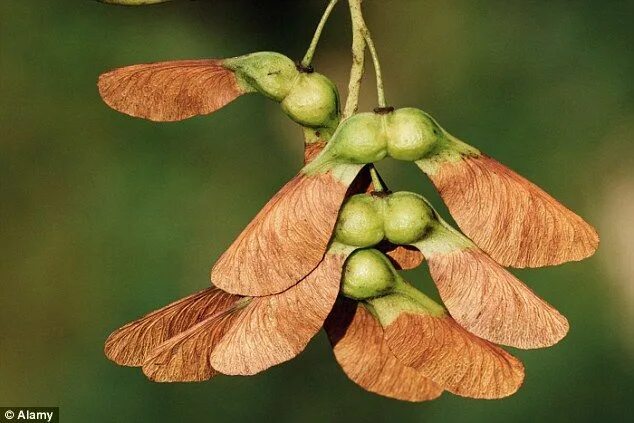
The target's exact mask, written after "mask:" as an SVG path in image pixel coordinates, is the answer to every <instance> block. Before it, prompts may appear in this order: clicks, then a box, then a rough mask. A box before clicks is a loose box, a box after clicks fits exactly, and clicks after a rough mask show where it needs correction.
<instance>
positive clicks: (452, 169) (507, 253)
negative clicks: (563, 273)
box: [421, 155, 599, 267]
mask: <svg viewBox="0 0 634 423" xmlns="http://www.w3.org/2000/svg"><path fill="white" fill-rule="evenodd" d="M421 168H422V167H421ZM428 175H429V177H430V178H431V179H432V181H433V182H434V185H436V188H437V189H438V191H439V193H440V195H441V196H442V198H443V200H444V201H445V203H446V204H447V207H448V208H449V211H450V212H451V215H452V216H453V217H454V219H455V220H456V222H457V223H458V225H459V226H460V229H462V231H463V232H464V233H465V234H466V235H467V236H468V237H469V238H471V239H472V240H473V241H474V242H475V243H476V244H477V245H478V246H479V247H480V248H482V249H483V250H484V251H485V252H486V253H487V254H489V255H490V256H491V257H492V258H493V259H495V261H497V262H498V263H500V264H502V265H503V266H512V267H540V266H549V265H556V264H560V263H565V262H568V261H575V260H582V259H584V258H586V257H589V256H591V255H592V254H593V253H594V252H595V251H596V249H597V247H598V245H599V236H598V235H597V232H596V231H595V229H594V228H593V227H592V226H591V225H589V224H588V223H586V222H585V221H584V220H583V219H582V218H580V217H579V216H577V215H576V214H575V213H573V212H572V211H570V210H568V209H567V208H566V207H565V206H563V205H562V204H561V203H559V202H558V201H557V200H555V199H554V198H553V197H551V196H550V195H548V194H547V193H546V192H544V191H543V190H542V189H541V188H539V187H538V186H536V185H535V184H533V183H531V182H530V181H528V180H526V179H525V178H523V177H521V176H520V175H518V174H517V173H515V172H513V171H512V170H511V169H509V168H507V167H506V166H504V165H502V164H501V163H499V162H497V161H496V160H494V159H492V158H490V157H487V156H485V155H476V156H462V158H461V159H458V160H456V161H447V162H444V163H441V164H439V168H438V169H436V171H435V172H428Z"/></svg>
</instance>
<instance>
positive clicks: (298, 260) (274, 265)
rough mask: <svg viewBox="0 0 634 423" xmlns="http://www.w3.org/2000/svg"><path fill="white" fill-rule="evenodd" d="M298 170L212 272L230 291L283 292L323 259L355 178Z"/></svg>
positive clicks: (254, 293)
mask: <svg viewBox="0 0 634 423" xmlns="http://www.w3.org/2000/svg"><path fill="white" fill-rule="evenodd" d="M360 169H361V166H358V167H357V169H356V172H355V173H354V175H352V176H351V177H347V179H344V180H342V179H340V178H338V177H336V176H335V175H333V174H332V173H331V172H325V173H315V174H312V175H307V174H304V173H302V172H300V173H299V174H298V175H297V176H296V177H295V178H293V179H292V180H291V181H289V182H288V183H287V184H286V185H285V186H284V187H283V188H282V189H281V190H280V191H279V192H278V193H277V194H275V196H274V197H273V198H271V200H269V202H268V203H267V204H266V205H265V206H264V208H262V210H261V211H260V212H259V213H258V214H257V216H255V218H254V219H253V220H252V221H251V223H249V225H248V226H247V227H246V228H245V229H244V231H242V233H241V234H240V235H239V236H238V238H237V239H236V240H235V241H234V242H233V244H231V246H230V247H229V248H228V249H227V251H225V253H224V254H223V255H222V256H221V257H220V259H218V261H217V262H216V264H215V266H214V267H213V269H212V270H211V280H212V281H213V283H214V284H215V285H216V286H218V287H220V288H222V289H223V290H225V291H227V292H231V293H234V294H240V295H248V296H263V295H271V294H276V293H278V292H282V291H284V290H286V289H288V288H290V287H291V286H293V285H295V284H296V283H297V282H299V281H300V280H302V279H303V278H304V277H305V276H306V275H308V274H309V273H310V272H311V271H312V270H313V269H314V268H315V267H316V266H317V265H318V264H319V262H320V261H321V260H322V258H323V257H324V254H325V252H326V249H327V247H328V242H329V240H330V238H331V235H332V231H333V228H334V226H335V223H336V221H337V215H338V214H339V208H340V207H341V204H342V203H343V201H344V199H345V197H346V193H347V191H348V187H349V186H350V185H351V184H352V181H353V179H354V176H356V173H358V171H359V170H360Z"/></svg>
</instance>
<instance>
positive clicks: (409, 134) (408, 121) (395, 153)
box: [387, 107, 442, 161]
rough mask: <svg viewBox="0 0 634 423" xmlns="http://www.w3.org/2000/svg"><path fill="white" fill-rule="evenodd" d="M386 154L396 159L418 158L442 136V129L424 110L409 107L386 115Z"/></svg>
mask: <svg viewBox="0 0 634 423" xmlns="http://www.w3.org/2000/svg"><path fill="white" fill-rule="evenodd" d="M387 119H388V140H387V151H388V154H389V155H390V156H391V157H393V158H395V159H398V160H407V161H412V160H419V159H421V158H423V157H424V156H425V154H427V153H428V152H429V151H430V150H431V149H432V148H433V147H434V146H435V145H436V144H437V143H438V141H439V140H440V139H441V138H442V129H441V128H440V126H438V124H437V123H436V122H435V121H434V120H433V119H432V118H431V117H430V116H429V115H428V114H427V113H425V112H423V111H422V110H419V109H414V108H411V107H408V108H404V109H398V110H396V111H395V112H393V113H391V114H390V115H388V116H387Z"/></svg>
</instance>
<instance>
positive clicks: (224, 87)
mask: <svg viewBox="0 0 634 423" xmlns="http://www.w3.org/2000/svg"><path fill="white" fill-rule="evenodd" d="M97 85H98V87H99V94H100V95H101V97H102V98H103V100H104V101H105V102H106V104H107V105H108V106H110V107H112V108H113V109H115V110H117V111H119V112H121V113H125V114H127V115H130V116H134V117H140V118H144V119H149V120H153V121H159V122H170V121H178V120H182V119H187V118H189V117H192V116H196V115H205V114H208V113H212V112H214V111H216V110H218V109H220V108H221V107H223V106H225V105H226V104H227V103H230V102H231V101H233V100H234V99H236V98H237V97H238V96H240V95H242V94H244V90H242V89H241V88H240V87H239V86H238V83H237V80H236V77H235V75H234V73H233V72H232V71H230V70H228V69H226V68H225V67H223V66H222V63H221V61H219V60H210V59H207V60H177V61H170V62H159V63H151V64H144V65H133V66H127V67H124V68H119V69H115V70H113V71H110V72H106V73H104V74H102V75H101V76H100V77H99V81H98V83H97Z"/></svg>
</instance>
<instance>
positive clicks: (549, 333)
mask: <svg viewBox="0 0 634 423" xmlns="http://www.w3.org/2000/svg"><path fill="white" fill-rule="evenodd" d="M428 263H429V270H430V272H431V275H432V278H433V279H434V281H435V282H436V285H437V286H438V291H439V292H440V296H441V297H442V300H443V302H444V303H445V306H446V307H447V309H448V310H449V312H450V313H451V316H452V317H453V318H454V319H455V320H456V321H457V322H458V323H459V324H460V325H461V326H462V327H464V328H465V329H467V330H468V331H469V332H471V333H474V334H475V335H477V336H479V337H482V338H484V339H487V340H489V341H491V342H495V343H496V344H502V345H510V346H513V347H516V348H543V347H548V346H551V345H554V344H556V343H557V342H559V341H560V340H561V339H562V338H563V337H564V336H566V333H568V321H567V320H566V318H565V317H564V316H562V315H561V314H560V313H559V312H558V311H557V310H555V309H554V308H553V307H552V306H551V305H550V304H548V303H547V302H545V301H544V300H542V299H541V298H539V297H538V296H537V295H535V293H534V292H533V291H531V289H530V288H528V287H527V286H526V285H524V284H523V283H522V282H521V281H520V280H519V279H517V278H516V277H515V276H513V275H512V274H511V273H509V272H507V271H506V270H505V269H504V268H502V267H501V266H499V265H498V264H497V263H496V262H494V261H493V260H492V259H491V258H490V257H489V256H487V255H486V254H485V253H484V252H482V251H481V250H479V249H466V250H455V251H452V252H450V253H444V254H432V255H429V256H428Z"/></svg>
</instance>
